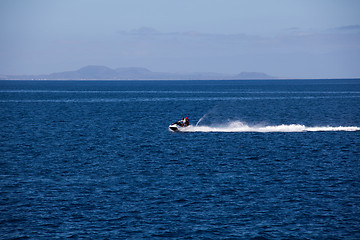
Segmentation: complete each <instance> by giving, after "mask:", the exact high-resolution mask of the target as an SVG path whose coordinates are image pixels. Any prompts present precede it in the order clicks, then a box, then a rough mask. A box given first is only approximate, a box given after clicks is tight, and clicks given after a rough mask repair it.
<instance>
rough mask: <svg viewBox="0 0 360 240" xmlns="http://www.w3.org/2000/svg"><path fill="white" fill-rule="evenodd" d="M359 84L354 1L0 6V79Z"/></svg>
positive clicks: (105, 0) (161, 0) (147, 0)
mask: <svg viewBox="0 0 360 240" xmlns="http://www.w3.org/2000/svg"><path fill="white" fill-rule="evenodd" d="M87 65H103V66H107V67H110V68H118V67H145V68H148V69H149V70H151V71H156V72H219V73H228V74H237V73H240V72H264V73H267V74H269V75H272V76H276V77H283V78H359V77H360V1H358V0H272V1H269V0H0V74H8V75H18V74H46V73H52V72H62V71H68V70H77V69H79V68H81V67H84V66H87Z"/></svg>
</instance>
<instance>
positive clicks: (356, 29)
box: [330, 24, 360, 31]
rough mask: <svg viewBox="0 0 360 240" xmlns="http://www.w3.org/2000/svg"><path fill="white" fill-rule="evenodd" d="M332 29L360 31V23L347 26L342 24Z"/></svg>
mask: <svg viewBox="0 0 360 240" xmlns="http://www.w3.org/2000/svg"><path fill="white" fill-rule="evenodd" d="M330 30H337V31H360V25H359V24H355V25H346V26H341V27H337V28H333V29H330Z"/></svg>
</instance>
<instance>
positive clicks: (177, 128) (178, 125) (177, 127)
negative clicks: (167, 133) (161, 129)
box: [169, 122, 185, 132]
mask: <svg viewBox="0 0 360 240" xmlns="http://www.w3.org/2000/svg"><path fill="white" fill-rule="evenodd" d="M183 128H185V126H183V124H181V123H179V122H175V123H173V124H171V125H170V126H169V129H170V130H171V131H174V132H177V131H180V130H181V129H183Z"/></svg>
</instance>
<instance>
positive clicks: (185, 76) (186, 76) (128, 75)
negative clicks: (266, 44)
mask: <svg viewBox="0 0 360 240" xmlns="http://www.w3.org/2000/svg"><path fill="white" fill-rule="evenodd" d="M0 78H1V79H8V80H28V79H33V80H236V79H249V80H251V79H276V78H275V77H272V76H269V75H267V74H265V73H258V72H242V73H239V74H236V75H230V74H222V73H204V72H198V73H166V72H152V71H150V70H149V69H146V68H141V67H128V68H116V69H111V68H108V67H105V66H86V67H83V68H80V69H78V70H75V71H65V72H57V73H51V74H42V75H0Z"/></svg>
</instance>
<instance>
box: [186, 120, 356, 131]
mask: <svg viewBox="0 0 360 240" xmlns="http://www.w3.org/2000/svg"><path fill="white" fill-rule="evenodd" d="M182 131H184V132H264V133H265V132H329V131H332V132H334V131H360V127H354V126H351V127H344V126H338V127H333V126H319V127H307V126H305V125H300V124H290V125H285V124H282V125H276V126H259V125H255V126H249V125H247V124H245V123H242V122H240V121H236V122H231V123H229V124H227V125H222V126H189V127H187V128H185V129H183V130H182Z"/></svg>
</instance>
